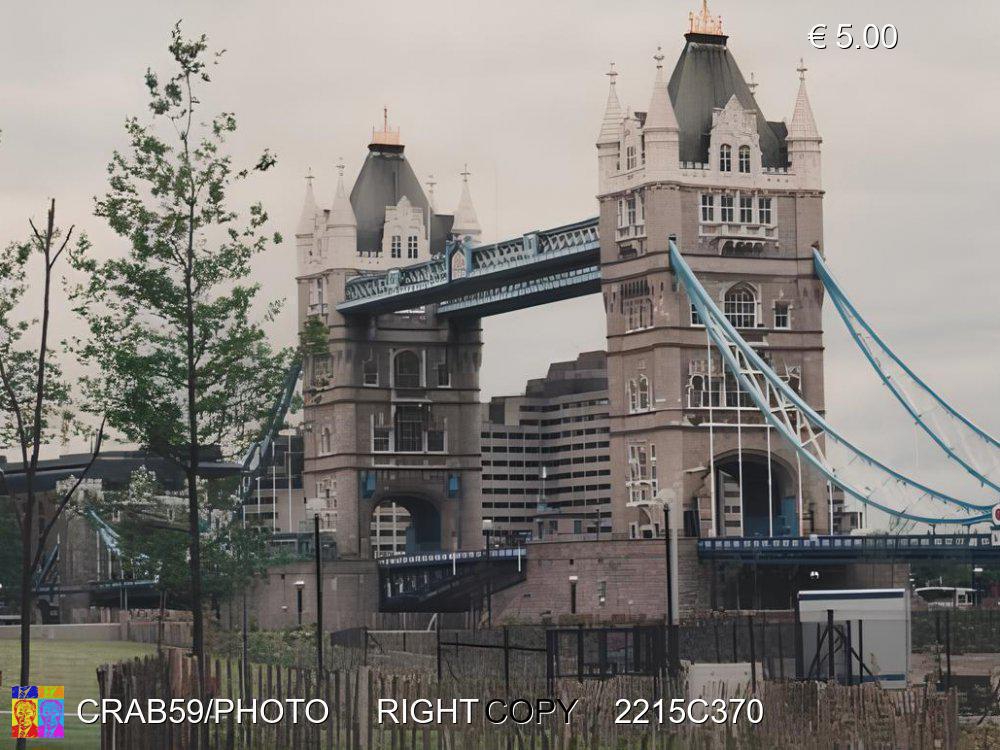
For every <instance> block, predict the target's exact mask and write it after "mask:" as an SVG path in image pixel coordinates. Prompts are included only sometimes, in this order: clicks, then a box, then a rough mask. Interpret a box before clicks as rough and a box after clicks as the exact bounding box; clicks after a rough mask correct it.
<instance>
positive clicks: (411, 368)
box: [393, 351, 420, 388]
mask: <svg viewBox="0 0 1000 750" xmlns="http://www.w3.org/2000/svg"><path fill="white" fill-rule="evenodd" d="M393 368H394V370H393V374H394V376H395V377H394V380H393V385H394V387H396V388H419V387H420V357H418V356H417V355H416V353H415V352H411V351H403V352H400V353H399V354H397V355H396V358H395V360H393Z"/></svg>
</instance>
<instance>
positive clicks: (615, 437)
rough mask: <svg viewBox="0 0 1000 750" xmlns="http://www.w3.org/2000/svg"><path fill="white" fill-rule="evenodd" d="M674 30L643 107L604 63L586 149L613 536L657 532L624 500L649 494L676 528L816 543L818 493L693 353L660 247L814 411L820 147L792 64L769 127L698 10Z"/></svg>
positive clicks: (656, 524) (694, 324) (723, 43)
mask: <svg viewBox="0 0 1000 750" xmlns="http://www.w3.org/2000/svg"><path fill="white" fill-rule="evenodd" d="M684 36H685V44H684V48H683V51H682V52H681V54H680V57H679V59H678V60H677V63H676V65H675V66H674V70H673V73H672V75H670V77H669V78H667V76H666V71H665V70H664V68H663V59H664V58H663V54H662V53H661V52H660V51H659V50H657V53H656V55H655V56H654V59H655V62H656V69H655V80H654V82H653V88H652V95H651V98H650V102H649V106H648V107H647V108H646V110H645V111H638V112H637V111H633V110H631V109H628V108H626V109H623V108H622V106H621V104H620V102H619V99H618V95H617V89H616V77H617V75H618V73H617V71H615V70H614V66H613V65H612V70H611V71H610V73H609V74H608V75H609V77H610V86H609V92H608V99H607V105H606V110H605V115H604V119H603V122H602V124H601V128H600V133H599V136H598V139H597V158H598V165H599V190H598V198H599V203H600V237H601V276H602V291H603V296H604V304H605V309H606V313H607V336H608V378H609V390H610V404H611V406H610V408H611V451H612V456H611V461H612V479H613V482H612V485H613V498H612V510H613V518H612V520H613V528H614V531H615V532H616V533H619V534H625V535H630V536H637V537H641V536H647V535H655V534H656V533H658V531H659V528H660V525H661V524H662V516H661V514H660V511H659V510H644V509H643V508H642V507H640V506H642V505H643V504H645V503H648V502H649V501H650V500H651V498H652V497H653V496H654V495H656V493H657V492H659V491H665V495H666V497H667V498H670V499H671V500H672V502H673V505H674V507H675V508H676V509H677V510H676V511H675V515H674V516H673V518H674V521H673V523H675V524H681V523H683V529H684V533H685V534H687V535H695V534H700V535H701V536H703V537H705V536H738V535H747V536H751V535H767V534H771V533H773V534H774V535H783V534H784V535H789V534H798V533H800V532H801V533H805V534H808V533H811V532H818V533H824V532H826V531H827V530H828V528H829V517H830V516H829V505H828V502H829V500H828V497H829V495H828V488H827V486H826V483H825V482H824V481H823V480H822V479H821V478H820V477H819V476H818V475H817V476H814V475H813V473H812V472H810V471H804V472H803V473H802V474H801V476H800V472H799V466H798V464H797V462H796V457H795V454H794V452H793V451H791V449H789V448H787V447H786V446H785V445H782V444H780V439H779V438H778V436H777V433H776V432H774V431H773V430H769V429H767V428H765V427H764V425H763V419H762V416H761V415H760V414H759V413H758V412H757V411H756V409H755V408H754V407H753V404H752V402H751V400H750V399H749V397H748V396H747V395H746V394H745V393H744V394H740V393H739V392H738V391H737V389H736V386H735V380H734V378H732V377H731V376H729V375H727V374H726V373H725V372H724V370H723V364H722V361H721V359H720V358H719V357H718V356H717V355H716V356H712V357H711V358H710V357H709V353H708V348H707V340H706V334H705V330H704V328H703V327H702V326H700V324H699V320H698V319H697V316H696V315H695V314H693V312H692V307H691V304H690V300H688V298H687V296H686V295H685V293H684V291H683V290H682V289H678V285H677V282H676V279H675V277H674V276H673V274H672V272H671V270H670V267H669V265H670V264H669V260H668V241H669V238H674V239H675V241H676V243H677V246H678V248H679V250H680V251H681V253H682V254H683V255H684V256H685V258H686V260H687V261H688V263H689V264H690V265H691V267H692V268H693V269H694V271H695V272H696V273H697V275H698V277H699V279H700V280H701V281H702V283H703V284H704V285H705V287H706V288H707V289H708V291H709V292H710V293H711V294H712V295H713V297H714V299H715V301H716V302H717V304H718V306H719V307H720V309H723V310H724V312H725V313H726V315H727V316H728V317H729V319H730V320H731V321H732V322H733V323H734V325H735V326H736V327H737V329H739V331H740V333H741V334H742V335H743V336H744V338H746V339H747V340H748V341H750V342H752V343H753V344H754V345H755V346H756V347H757V348H758V351H760V352H761V353H762V354H763V356H764V358H765V359H766V360H768V361H769V362H770V363H771V365H772V366H773V367H774V368H775V369H776V370H777V371H778V372H779V373H783V374H784V376H785V377H786V378H787V380H788V382H789V383H790V384H791V385H792V386H793V387H794V388H796V389H797V390H798V391H799V392H800V393H801V394H802V395H803V396H804V397H805V398H806V400H807V401H808V402H809V403H810V404H811V405H812V406H813V407H815V408H816V409H817V410H818V411H822V410H823V404H824V402H823V340H822V317H821V312H822V302H823V294H822V286H821V283H820V282H819V280H818V279H817V278H816V277H815V275H814V273H813V270H812V261H811V257H812V248H813V247H814V246H821V243H822V240H823V206H822V200H823V190H822V186H821V178H820V175H821V173H820V165H821V151H820V144H821V138H820V136H819V133H818V131H817V128H816V123H815V120H814V118H813V114H812V110H811V107H810V104H809V98H808V96H807V94H806V84H805V68H804V67H803V66H801V65H800V67H799V73H800V76H799V77H800V82H799V90H798V96H797V98H796V100H795V105H794V110H793V115H792V119H791V121H790V122H789V123H788V124H787V125H786V124H785V123H784V122H773V121H769V120H767V118H766V117H765V116H764V114H763V112H762V111H761V109H760V107H759V105H758V104H757V101H756V99H755V96H754V89H755V88H756V84H755V83H750V84H748V83H747V81H746V80H745V79H744V77H743V74H742V73H741V72H740V69H739V67H738V66H737V64H736V60H735V59H734V57H733V55H732V53H731V52H730V50H729V48H728V46H727V40H728V37H727V36H726V35H725V34H724V33H723V29H722V22H721V19H720V18H718V17H714V16H712V15H711V14H710V13H709V11H708V8H707V3H706V4H704V5H703V7H702V10H701V12H700V13H699V14H697V15H695V14H692V15H691V21H690V27H689V29H688V32H687V33H686V34H685V35H684ZM769 433H770V435H769ZM769 457H770V458H769ZM681 512H683V515H682V514H681ZM800 521H801V525H800Z"/></svg>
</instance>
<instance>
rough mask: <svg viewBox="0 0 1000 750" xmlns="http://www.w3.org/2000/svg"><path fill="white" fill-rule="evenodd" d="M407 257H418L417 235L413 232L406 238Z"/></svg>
mask: <svg viewBox="0 0 1000 750" xmlns="http://www.w3.org/2000/svg"><path fill="white" fill-rule="evenodd" d="M406 257H407V258H416V257H417V235H415V234H411V235H410V236H409V237H407V238H406Z"/></svg>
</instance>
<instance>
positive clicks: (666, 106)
mask: <svg viewBox="0 0 1000 750" xmlns="http://www.w3.org/2000/svg"><path fill="white" fill-rule="evenodd" d="M653 59H654V60H656V79H655V80H654V81H653V95H652V97H650V100H649V111H648V112H647V113H646V122H645V124H644V126H643V130H645V131H646V132H649V131H652V130H677V129H678V126H677V116H676V115H675V114H674V108H673V105H672V104H671V103H670V92H669V91H668V90H667V79H666V76H664V74H663V50H662V48H661V47H657V48H656V54H655V55H653Z"/></svg>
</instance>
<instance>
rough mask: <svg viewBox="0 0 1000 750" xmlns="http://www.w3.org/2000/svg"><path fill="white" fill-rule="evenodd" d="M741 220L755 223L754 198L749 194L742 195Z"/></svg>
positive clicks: (745, 222)
mask: <svg viewBox="0 0 1000 750" xmlns="http://www.w3.org/2000/svg"><path fill="white" fill-rule="evenodd" d="M740 222H742V223H743V224H752V223H753V198H752V197H750V196H749V195H741V196H740Z"/></svg>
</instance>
